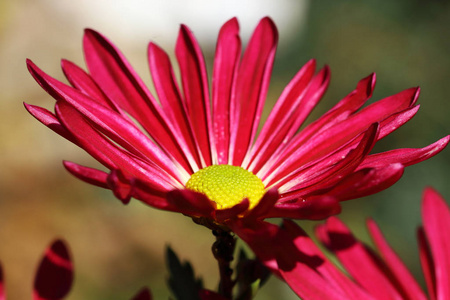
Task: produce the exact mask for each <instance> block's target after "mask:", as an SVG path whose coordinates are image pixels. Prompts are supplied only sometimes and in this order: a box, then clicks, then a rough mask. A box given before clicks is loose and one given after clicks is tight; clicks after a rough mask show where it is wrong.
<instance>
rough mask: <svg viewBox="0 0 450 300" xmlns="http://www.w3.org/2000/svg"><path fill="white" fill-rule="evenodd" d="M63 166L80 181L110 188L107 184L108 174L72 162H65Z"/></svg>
mask: <svg viewBox="0 0 450 300" xmlns="http://www.w3.org/2000/svg"><path fill="white" fill-rule="evenodd" d="M63 164H64V167H65V168H66V170H67V171H69V172H70V173H71V174H72V175H74V176H75V177H77V178H78V179H80V180H82V181H85V182H87V183H90V184H93V185H96V186H99V187H102V188H106V189H107V188H108V183H107V182H106V181H107V178H108V173H106V172H103V171H100V170H97V169H93V168H89V167H85V166H81V165H79V164H76V163H73V162H70V161H64V162H63Z"/></svg>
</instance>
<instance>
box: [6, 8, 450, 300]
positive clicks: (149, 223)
mask: <svg viewBox="0 0 450 300" xmlns="http://www.w3.org/2000/svg"><path fill="white" fill-rule="evenodd" d="M265 15H269V16H271V17H272V18H273V19H274V21H275V22H276V23H277V25H278V28H279V32H280V45H279V50H278V53H277V58H276V62H275V67H274V74H273V78H272V82H271V88H270V91H269V95H268V100H267V105H266V111H269V110H270V107H271V105H272V104H273V102H274V101H275V100H276V99H277V97H278V96H279V94H280V93H281V91H282V89H283V87H284V86H285V85H286V84H287V82H288V81H289V80H290V78H291V77H292V76H293V75H294V74H295V73H296V71H297V70H298V69H299V68H300V67H301V66H302V65H303V64H304V63H305V62H306V61H308V60H309V59H310V58H316V59H317V61H318V65H319V66H320V65H323V64H328V65H329V66H330V67H331V71H332V79H331V85H330V87H329V90H328V92H327V94H326V96H325V98H324V99H323V101H322V102H321V103H320V105H319V106H318V108H317V109H316V110H315V111H314V113H313V116H312V118H311V119H313V118H315V117H318V116H319V115H320V114H322V113H323V112H324V111H326V110H327V109H328V108H330V107H331V106H332V105H334V104H335V103H336V102H337V101H338V100H339V99H341V98H342V97H344V96H345V95H346V94H347V93H348V92H350V91H351V90H353V88H354V87H355V85H356V83H357V81H358V80H359V79H361V78H363V77H365V76H367V75H369V74H370V73H371V72H376V73H377V78H378V82H377V86H376V89H375V92H374V96H373V99H374V100H378V99H381V98H383V97H386V96H388V95H391V94H394V93H397V92H400V91H401V90H404V89H406V88H409V87H412V86H420V87H421V89H422V90H421V96H420V98H419V103H420V104H421V109H420V110H419V112H418V114H417V115H416V116H415V117H414V119H413V120H412V121H410V122H409V123H408V124H406V125H405V126H404V127H402V128H400V129H399V130H397V131H396V132H395V133H393V134H392V135H391V136H389V137H387V138H385V139H384V140H383V141H382V142H380V143H379V144H378V145H377V146H376V149H375V151H383V150H387V149H393V148H401V147H423V146H425V145H428V144H430V143H432V142H434V141H436V140H437V139H439V138H441V137H443V136H445V135H447V134H448V133H449V129H450V120H449V118H448V114H449V111H450V110H449V109H450V104H449V96H448V95H449V92H450V90H449V86H450V85H449V79H450V56H449V54H450V36H449V34H450V30H449V28H450V4H449V2H448V1H443V0H441V1H438V0H434V1H419V0H402V1H375V0H371V1H364V2H360V1H346V0H344V1H334V0H323V1H307V0H279V1H270V0H267V1H262V0H253V1H250V0H247V1H238V0H228V1H206V0H196V1H182V0H178V1H177V0H170V1H168V0H165V1H154V0H146V1H145V0H120V1H119V0H116V1H113V0H89V1H88V0H79V1H68V0H14V1H13V0H6V1H1V2H0V95H1V100H0V261H1V262H2V265H3V268H4V273H5V279H6V288H7V292H8V296H9V299H29V298H31V289H32V282H33V278H34V274H35V270H36V267H37V264H38V263H39V261H40V259H41V256H42V252H43V251H44V249H45V248H46V247H47V246H48V245H49V243H50V242H51V241H52V240H53V239H55V238H56V237H60V238H64V239H65V240H66V241H68V243H69V245H70V248H71V252H72V255H73V258H74V262H75V268H76V278H75V283H74V286H73V289H72V292H71V293H70V296H69V297H68V299H86V300H89V299H129V298H131V297H132V295H134V294H135V293H136V292H137V291H138V290H139V289H140V288H141V287H142V286H144V285H145V286H149V287H151V289H152V292H153V294H154V296H155V298H156V299H167V298H168V297H169V290H168V288H167V287H166V285H165V281H166V279H167V271H166V269H165V265H164V249H165V247H166V246H167V245H171V247H172V248H173V249H174V250H175V251H176V252H177V253H178V254H179V256H180V258H181V259H183V260H189V261H190V262H191V263H192V265H193V266H194V268H195V270H196V273H197V275H198V276H199V277H202V278H203V280H204V282H205V285H206V287H208V288H211V289H214V288H215V287H216V284H217V267H216V264H215V261H214V260H213V258H212V255H210V252H209V251H210V246H211V244H212V242H213V241H214V238H213V236H212V235H211V233H210V232H209V231H208V230H207V229H205V228H202V227H200V226H198V225H195V224H194V223H193V222H192V221H191V220H190V219H188V218H186V217H184V216H181V215H178V214H172V213H167V212H161V211H157V210H154V209H151V208H149V207H146V206H145V205H143V204H141V203H139V202H138V201H132V202H131V203H130V204H129V205H128V206H123V205H122V204H121V203H120V202H119V201H117V200H116V199H115V198H114V197H113V195H112V194H111V193H110V192H109V191H104V190H101V189H99V188H96V187H93V186H89V185H87V184H85V183H83V182H80V181H78V180H76V179H75V178H74V177H72V176H71V175H70V174H68V173H67V172H66V171H65V170H64V168H63V167H62V164H61V161H62V160H63V159H65V160H71V161H76V162H79V163H82V164H87V165H89V164H91V165H92V160H91V159H90V158H89V157H88V156H87V155H86V154H85V153H83V152H82V151H80V150H79V149H76V147H75V146H73V145H71V144H70V143H69V142H67V141H65V140H63V139H62V138H60V137H59V136H57V135H55V134H54V133H53V132H51V131H50V130H48V129H46V128H45V127H44V126H42V125H41V124H39V123H38V122H37V121H35V120H34V119H33V118H32V117H31V116H29V115H28V114H27V112H26V111H25V109H24V108H23V105H22V102H23V101H26V102H28V103H31V104H35V105H40V106H44V107H47V108H49V109H51V107H52V104H53V101H54V100H53V99H51V98H50V96H48V95H47V94H46V93H45V92H44V91H42V90H41V89H40V87H39V86H38V85H37V84H36V83H35V82H34V80H33V79H32V78H31V76H30V75H29V74H28V72H27V70H26V66H25V59H26V58H31V59H32V60H33V61H34V62H35V63H36V64H37V65H39V66H40V67H41V68H43V69H44V70H45V71H46V72H48V73H49V74H52V75H53V76H55V77H57V78H59V79H62V78H63V75H62V72H61V71H60V67H59V63H60V59H61V58H66V59H69V60H71V61H74V62H75V63H77V64H79V65H83V64H84V63H83V55H82V48H81V39H82V34H83V29H84V28H86V27H91V28H94V29H96V30H98V31H100V32H102V33H103V34H105V35H106V36H108V37H109V38H110V39H111V40H112V41H114V42H115V44H116V45H118V47H119V48H120V49H121V50H122V51H123V52H124V54H125V55H126V56H127V57H128V58H129V60H130V62H131V64H132V65H133V66H134V67H135V68H136V69H137V71H138V73H140V74H141V75H142V77H143V78H144V80H145V81H146V82H147V83H150V77H149V75H148V73H149V72H148V68H147V61H146V47H147V43H148V41H150V40H153V41H155V42H156V43H157V44H159V45H161V46H162V47H164V48H165V49H166V50H167V51H168V52H169V53H171V54H173V48H174V43H175V39H176V35H177V30H178V27H179V24H180V23H185V24H187V25H188V26H189V27H190V28H191V29H192V30H193V31H194V33H195V34H196V36H197V37H198V39H199V41H200V44H201V45H202V47H203V49H204V54H205V57H206V60H207V62H208V63H209V65H208V67H211V65H212V64H211V62H212V56H213V51H214V45H215V38H216V35H217V32H218V30H219V27H220V25H221V24H222V23H223V22H225V21H226V20H227V19H229V18H231V17H232V16H238V18H239V21H240V24H241V30H242V35H243V40H244V41H247V40H248V37H249V35H250V33H251V31H252V30H253V28H254V27H255V26H256V24H257V22H258V20H259V19H260V18H261V17H263V16H265ZM449 151H450V150H449V149H446V150H444V151H443V152H442V153H441V154H439V155H438V156H436V157H434V158H432V159H431V160H429V161H426V162H423V163H421V164H419V165H416V166H412V167H409V168H407V169H406V172H405V175H404V176H403V178H402V179H401V180H400V181H399V182H398V183H397V184H396V185H394V186H393V187H391V188H389V189H388V190H386V191H384V192H382V193H379V194H377V195H373V196H370V197H367V198H365V199H361V200H354V201H349V202H346V203H344V210H343V213H342V215H341V216H342V218H343V219H344V220H345V221H346V222H347V223H348V224H349V225H350V226H351V227H352V228H353V229H354V230H355V232H356V234H357V235H358V236H359V237H361V238H362V239H365V240H367V235H366V233H365V227H364V222H365V219H366V218H367V217H368V216H372V217H373V218H374V219H375V220H376V221H377V222H378V223H379V224H380V226H381V228H382V229H383V231H384V232H385V233H386V236H387V238H388V240H389V241H390V242H391V243H392V245H393V246H394V247H395V248H396V249H397V250H398V253H399V254H400V255H401V256H402V257H403V258H404V260H405V261H406V263H407V265H408V266H409V267H410V268H411V270H412V271H413V272H414V273H415V274H416V276H417V277H418V278H420V280H421V281H422V280H423V279H422V277H421V275H420V266H419V264H418V257H417V250H416V249H417V247H416V242H415V230H416V228H417V226H418V225H419V223H420V201H421V194H422V190H423V188H424V187H425V186H429V185H431V186H434V187H435V188H436V189H438V190H439V191H440V192H441V193H442V194H443V195H444V196H445V197H447V199H450V185H449V184H448V182H449V178H450V174H449V166H450V152H449ZM300 224H301V225H302V226H304V227H305V228H307V229H308V230H310V229H311V228H312V227H313V226H314V224H316V223H314V222H300ZM274 297H278V299H295V298H296V297H295V295H293V293H292V292H291V291H290V290H289V288H288V287H286V286H285V285H284V284H280V283H279V282H278V280H277V279H275V278H272V279H271V280H270V281H269V283H268V284H267V285H266V286H265V287H264V288H263V289H262V290H261V294H260V295H259V299H273V298H274Z"/></svg>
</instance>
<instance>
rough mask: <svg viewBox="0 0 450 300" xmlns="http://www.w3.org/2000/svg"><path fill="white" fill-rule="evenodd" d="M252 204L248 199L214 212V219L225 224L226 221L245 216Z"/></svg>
mask: <svg viewBox="0 0 450 300" xmlns="http://www.w3.org/2000/svg"><path fill="white" fill-rule="evenodd" d="M249 205H250V202H249V201H248V199H247V198H245V199H244V200H242V201H241V202H239V203H238V204H236V205H234V206H232V207H230V208H226V209H218V210H216V211H215V212H214V219H215V220H217V221H219V222H223V221H225V220H228V219H231V218H233V217H236V216H238V215H240V214H243V213H244V212H245V211H246V210H247V209H248V207H249Z"/></svg>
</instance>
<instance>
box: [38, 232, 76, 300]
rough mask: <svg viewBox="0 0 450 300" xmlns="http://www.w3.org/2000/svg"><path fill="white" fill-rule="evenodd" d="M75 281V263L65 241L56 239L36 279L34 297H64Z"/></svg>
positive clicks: (46, 299) (40, 266)
mask: <svg viewBox="0 0 450 300" xmlns="http://www.w3.org/2000/svg"><path fill="white" fill-rule="evenodd" d="M72 282H73V265H72V261H71V259H70V255H69V251H68V249H67V246H66V245H65V243H64V242H63V241H61V240H56V241H55V242H53V243H52V245H51V246H50V247H49V248H48V249H47V251H46V252H45V257H44V258H43V259H42V261H41V264H40V265H39V268H38V270H37V273H36V277H35V280H34V291H33V299H35V300H54V299H61V298H64V297H65V296H66V295H67V294H68V293H69V291H70V288H71V286H72Z"/></svg>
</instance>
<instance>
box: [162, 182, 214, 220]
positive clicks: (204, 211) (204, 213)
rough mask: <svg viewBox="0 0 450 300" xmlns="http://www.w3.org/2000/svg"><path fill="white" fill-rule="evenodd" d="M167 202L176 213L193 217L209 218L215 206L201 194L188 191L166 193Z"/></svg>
mask: <svg viewBox="0 0 450 300" xmlns="http://www.w3.org/2000/svg"><path fill="white" fill-rule="evenodd" d="M167 202H168V203H169V204H171V205H172V206H173V207H176V208H177V211H178V212H180V213H183V214H185V215H188V216H193V217H211V216H212V213H213V212H214V210H215V209H216V208H215V204H214V202H212V201H210V200H209V199H208V197H206V196H205V195H203V194H201V193H197V192H194V191H190V190H186V189H184V190H173V191H170V192H168V193H167Z"/></svg>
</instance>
